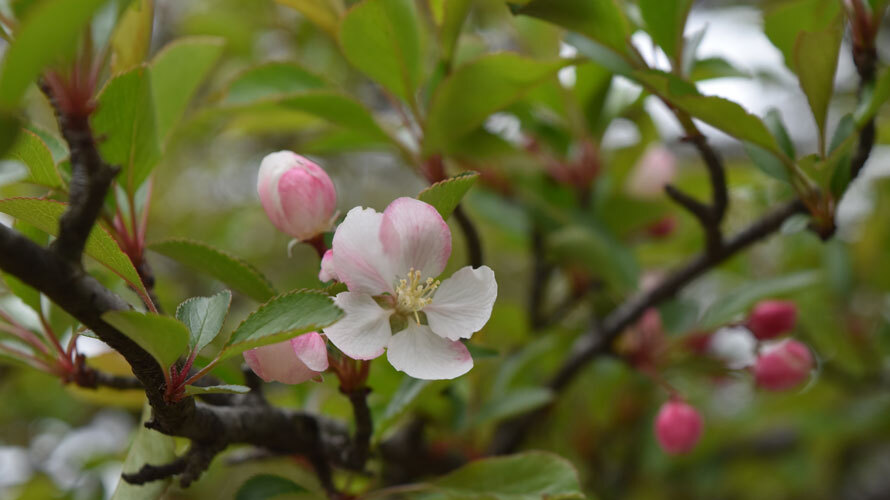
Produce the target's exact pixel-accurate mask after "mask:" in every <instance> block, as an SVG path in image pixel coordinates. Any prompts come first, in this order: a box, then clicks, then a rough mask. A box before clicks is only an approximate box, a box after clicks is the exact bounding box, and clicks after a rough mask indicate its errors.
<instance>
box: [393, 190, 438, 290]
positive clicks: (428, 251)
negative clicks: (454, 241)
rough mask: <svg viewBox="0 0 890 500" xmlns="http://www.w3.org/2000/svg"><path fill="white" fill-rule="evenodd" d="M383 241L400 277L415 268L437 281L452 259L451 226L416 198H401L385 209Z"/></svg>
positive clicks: (433, 209) (429, 206)
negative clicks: (450, 257) (436, 278)
mask: <svg viewBox="0 0 890 500" xmlns="http://www.w3.org/2000/svg"><path fill="white" fill-rule="evenodd" d="M380 241H381V242H382V243H383V250H384V252H385V253H386V255H387V257H388V258H389V259H391V262H392V263H393V270H394V271H395V273H396V275H397V276H405V275H407V273H408V271H409V270H410V269H412V268H413V269H415V270H418V271H420V272H421V274H422V275H423V276H424V277H432V278H435V277H436V276H438V275H439V274H441V273H442V270H444V269H445V264H447V263H448V257H449V256H450V255H451V230H450V229H449V228H448V224H446V223H445V220H444V219H442V216H441V215H439V212H437V211H436V209H435V208H433V206H432V205H430V204H428V203H424V202H422V201H420V200H415V199H414V198H399V199H397V200H395V201H393V202H392V203H390V204H389V206H388V207H386V210H385V211H384V212H383V222H382V224H381V225H380Z"/></svg>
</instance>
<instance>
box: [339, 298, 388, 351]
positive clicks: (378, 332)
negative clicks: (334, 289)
mask: <svg viewBox="0 0 890 500" xmlns="http://www.w3.org/2000/svg"><path fill="white" fill-rule="evenodd" d="M334 303H335V304H337V305H338V306H339V307H340V308H341V309H343V312H345V313H346V314H345V315H344V316H343V318H342V319H340V321H337V322H336V323H334V324H333V325H331V326H329V327H327V328H325V329H324V333H325V335H327V336H328V338H329V339H331V342H332V343H333V344H334V345H335V346H337V348H338V349H340V350H341V351H343V353H344V354H346V355H347V356H349V357H350V358H353V359H373V358H376V357H377V356H380V355H381V354H383V350H384V348H385V347H386V345H387V343H388V342H389V338H390V337H391V336H392V329H391V328H390V326H389V317H390V316H391V315H392V311H387V310H385V309H383V308H382V307H380V306H379V305H377V302H374V299H373V298H372V297H371V296H370V295H366V294H363V293H354V292H342V293H339V294H337V296H336V297H334Z"/></svg>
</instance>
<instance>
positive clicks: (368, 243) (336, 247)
mask: <svg viewBox="0 0 890 500" xmlns="http://www.w3.org/2000/svg"><path fill="white" fill-rule="evenodd" d="M382 222H383V214H381V213H378V212H376V211H375V210H374V209H372V208H362V207H355V208H353V209H352V210H350V211H349V213H347V214H346V219H344V220H343V222H342V223H340V225H339V226H338V227H337V231H336V232H335V233H334V240H333V244H332V245H331V246H332V247H333V251H334V252H333V253H334V261H333V263H334V269H336V270H337V277H338V278H340V280H342V281H343V282H344V283H346V287H347V288H348V289H349V291H350V292H357V293H365V294H368V295H379V294H381V293H384V292H389V293H394V290H393V283H394V282H395V278H396V275H395V272H394V271H393V270H392V268H391V266H390V261H389V259H388V258H387V257H386V256H385V255H384V253H383V245H382V244H381V243H380V225H381V223H382Z"/></svg>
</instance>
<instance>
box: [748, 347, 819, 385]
mask: <svg viewBox="0 0 890 500" xmlns="http://www.w3.org/2000/svg"><path fill="white" fill-rule="evenodd" d="M812 369H813V355H812V354H811V353H810V349H809V348H808V347H807V346H805V345H804V344H802V343H801V342H798V341H796V340H792V339H788V340H784V341H782V342H779V343H778V344H774V345H771V346H769V347H767V348H765V349H764V350H763V352H762V353H761V354H760V356H759V357H758V358H757V364H755V365H754V380H756V381H757V385H758V386H760V387H763V388H764V389H767V390H770V391H784V390H788V389H791V388H793V387H796V386H798V385H800V384H801V383H802V382H804V381H805V380H806V379H807V378H809V376H810V371H811V370H812Z"/></svg>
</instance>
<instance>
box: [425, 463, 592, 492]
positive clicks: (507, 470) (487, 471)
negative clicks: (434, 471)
mask: <svg viewBox="0 0 890 500" xmlns="http://www.w3.org/2000/svg"><path fill="white" fill-rule="evenodd" d="M431 483H432V484H433V485H434V486H435V487H436V489H438V490H441V491H443V492H444V493H446V494H447V495H448V498H449V499H451V500H540V499H542V498H552V499H557V498H561V499H568V498H584V494H583V493H581V486H580V483H579V481H578V473H577V472H576V471H575V469H574V467H572V464H571V463H570V462H569V461H568V460H565V459H564V458H562V457H560V456H558V455H555V454H553V453H546V452H540V451H532V452H526V453H518V454H515V455H509V456H505V457H495V458H484V459H481V460H474V461H473V462H470V463H469V464H467V465H464V466H463V467H461V468H460V469H457V470H456V471H454V472H452V473H450V474H448V475H446V476H444V477H441V478H438V479H435V480H433V481H431Z"/></svg>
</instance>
